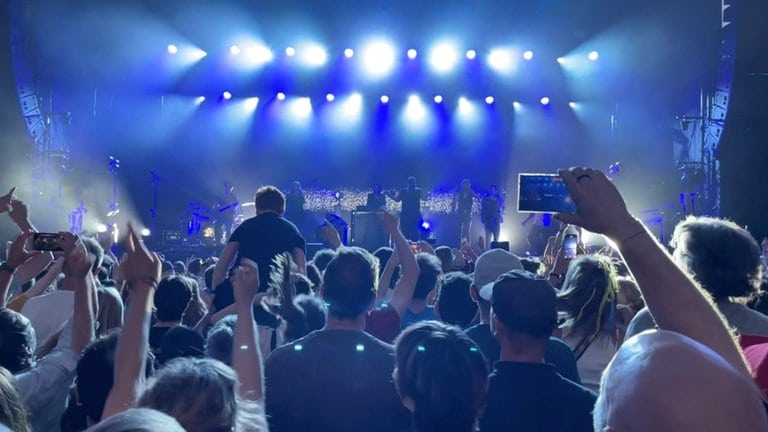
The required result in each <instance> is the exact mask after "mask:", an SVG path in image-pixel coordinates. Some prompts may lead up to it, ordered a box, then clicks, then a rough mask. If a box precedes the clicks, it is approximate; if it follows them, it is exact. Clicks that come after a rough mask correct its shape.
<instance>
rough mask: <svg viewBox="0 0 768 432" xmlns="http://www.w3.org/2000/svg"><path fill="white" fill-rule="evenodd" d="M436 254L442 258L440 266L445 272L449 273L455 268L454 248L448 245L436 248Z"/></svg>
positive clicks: (438, 257)
mask: <svg viewBox="0 0 768 432" xmlns="http://www.w3.org/2000/svg"><path fill="white" fill-rule="evenodd" d="M435 256H436V257H437V259H439V260H440V268H441V269H442V270H443V273H448V272H450V271H451V269H452V268H453V250H451V248H450V247H448V246H439V247H437V248H435Z"/></svg>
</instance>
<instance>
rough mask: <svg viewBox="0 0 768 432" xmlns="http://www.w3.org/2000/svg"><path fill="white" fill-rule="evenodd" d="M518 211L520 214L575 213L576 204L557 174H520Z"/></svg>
mask: <svg viewBox="0 0 768 432" xmlns="http://www.w3.org/2000/svg"><path fill="white" fill-rule="evenodd" d="M517 190H518V197H517V211H518V212H520V213H575V212H576V204H574V202H573V199H572V198H571V194H570V192H568V186H566V184H565V182H563V179H562V178H561V177H560V176H558V175H557V174H519V176H518V188H517Z"/></svg>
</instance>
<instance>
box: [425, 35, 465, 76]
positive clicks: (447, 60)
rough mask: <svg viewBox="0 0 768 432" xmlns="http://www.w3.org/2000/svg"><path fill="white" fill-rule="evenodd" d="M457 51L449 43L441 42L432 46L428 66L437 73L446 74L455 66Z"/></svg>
mask: <svg viewBox="0 0 768 432" xmlns="http://www.w3.org/2000/svg"><path fill="white" fill-rule="evenodd" d="M458 58H459V54H458V49H456V46H454V45H453V44H451V43H448V42H442V43H439V44H437V45H435V46H434V48H432V51H431V52H430V54H429V64H430V66H432V69H434V70H435V71H437V72H448V71H450V70H451V69H453V68H454V66H456V63H457V61H458Z"/></svg>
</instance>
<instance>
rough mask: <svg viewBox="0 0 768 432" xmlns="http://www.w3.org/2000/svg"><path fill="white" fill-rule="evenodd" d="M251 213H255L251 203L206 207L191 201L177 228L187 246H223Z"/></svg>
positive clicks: (235, 202)
mask: <svg viewBox="0 0 768 432" xmlns="http://www.w3.org/2000/svg"><path fill="white" fill-rule="evenodd" d="M251 213H255V209H254V204H253V203H242V204H241V203H240V202H238V201H234V202H231V203H226V204H214V205H212V206H208V205H206V204H204V203H202V202H200V201H192V202H190V203H189V204H188V205H187V209H186V210H185V211H184V213H183V214H182V216H181V218H180V227H179V228H180V229H181V232H182V233H184V235H185V236H186V240H187V241H186V243H187V244H191V243H199V244H208V245H214V244H225V243H226V242H227V240H229V236H230V235H232V232H234V230H235V228H237V227H238V226H239V225H240V224H241V223H243V221H244V220H246V219H247V218H249V217H250V216H251Z"/></svg>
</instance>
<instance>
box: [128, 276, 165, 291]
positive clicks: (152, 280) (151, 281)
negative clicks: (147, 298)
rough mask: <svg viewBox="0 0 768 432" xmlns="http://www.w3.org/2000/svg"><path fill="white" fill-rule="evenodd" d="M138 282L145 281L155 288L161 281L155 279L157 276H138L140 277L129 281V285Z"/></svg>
mask: <svg viewBox="0 0 768 432" xmlns="http://www.w3.org/2000/svg"><path fill="white" fill-rule="evenodd" d="M138 282H144V283H146V284H147V285H149V286H151V287H152V288H153V289H157V286H158V285H159V284H160V282H159V281H158V280H157V279H155V278H153V277H151V276H150V277H144V278H138V279H133V280H130V281H128V284H129V285H133V284H135V283H138Z"/></svg>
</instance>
